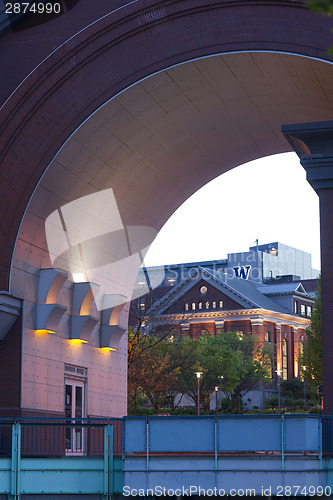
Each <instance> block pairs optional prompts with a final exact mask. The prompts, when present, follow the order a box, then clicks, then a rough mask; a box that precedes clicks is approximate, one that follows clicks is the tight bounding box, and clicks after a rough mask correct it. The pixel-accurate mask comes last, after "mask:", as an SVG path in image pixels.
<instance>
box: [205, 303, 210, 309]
mask: <svg viewBox="0 0 333 500" xmlns="http://www.w3.org/2000/svg"><path fill="white" fill-rule="evenodd" d="M206 309H209V302H208V301H207V302H206Z"/></svg>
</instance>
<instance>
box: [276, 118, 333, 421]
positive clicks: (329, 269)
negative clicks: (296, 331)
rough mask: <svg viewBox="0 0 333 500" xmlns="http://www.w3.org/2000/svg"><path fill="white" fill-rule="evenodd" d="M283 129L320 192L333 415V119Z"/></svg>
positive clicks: (327, 398) (332, 411)
mask: <svg viewBox="0 0 333 500" xmlns="http://www.w3.org/2000/svg"><path fill="white" fill-rule="evenodd" d="M282 132H283V133H284V134H285V136H286V137H287V139H288V141H289V142H290V143H291V145H292V147H293V148H294V150H295V152H296V153H297V155H298V156H299V158H300V162H301V165H302V166H303V167H304V168H305V170H306V174H307V180H308V182H309V183H310V184H311V186H312V187H313V189H314V190H315V191H316V193H317V194H318V196H319V207H320V247H321V291H322V348H323V391H324V398H323V400H324V409H323V412H324V414H325V415H333V334H332V329H333V266H332V258H333V121H329V122H318V123H303V124H296V125H285V126H283V127H282Z"/></svg>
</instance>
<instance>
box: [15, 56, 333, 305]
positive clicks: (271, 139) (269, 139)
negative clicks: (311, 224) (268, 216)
mask: <svg viewBox="0 0 333 500" xmlns="http://www.w3.org/2000/svg"><path fill="white" fill-rule="evenodd" d="M332 72H333V67H332V66H331V65H330V64H328V63H325V62H322V61H318V60H315V59H310V58H305V57H300V56H296V55H291V54H282V53H268V52H265V53H261V52H252V53H247V52H245V53H233V54H224V55H219V56H212V57H207V58H203V59H198V60H196V61H190V62H187V63H185V64H182V65H177V66H174V67H172V68H169V69H167V70H165V71H163V72H160V73H157V74H155V75H153V76H151V77H149V78H147V79H145V80H143V81H141V82H139V83H137V84H136V85H133V86H131V87H130V88H128V89H127V90H125V91H124V92H123V93H121V94H119V95H118V96H117V97H115V98H113V99H111V100H110V101H109V102H108V103H106V104H105V105H104V106H102V107H101V108H100V109H99V110H97V111H96V112H95V113H94V114H93V115H92V116H91V117H90V118H89V119H88V120H87V121H85V123H83V124H82V125H81V127H79V128H78V130H77V131H76V132H75V133H74V134H73V135H72V136H71V137H70V138H69V139H68V141H67V142H66V143H65V144H64V146H63V147H62V148H61V150H60V151H59V152H58V154H57V155H56V156H55V158H54V159H53V160H52V162H51V163H50V164H49V166H48V168H47V170H46V172H45V174H44V175H43V177H42V179H41V181H40V182H39V184H38V187H37V188H36V190H35V192H34V194H33V196H32V198H31V201H30V203H29V205H28V207H27V210H26V213H25V216H24V218H23V221H22V224H21V228H20V231H19V234H18V239H17V243H16V247H15V252H14V255H13V261H12V271H11V284H10V291H11V292H12V293H13V294H15V295H17V296H19V297H24V296H25V298H28V297H27V296H26V294H25V292H24V290H31V283H32V281H33V280H34V276H35V275H36V274H38V272H39V269H40V268H45V267H46V268H48V267H51V262H50V258H49V254H48V247H47V243H46V236H45V220H46V218H47V217H48V216H49V215H50V214H51V213H52V212H54V211H55V210H57V209H59V208H60V207H62V206H63V205H65V204H67V203H69V202H72V201H74V200H76V199H78V198H81V197H82V196H85V195H89V194H93V193H97V192H100V191H101V190H105V189H110V188H111V189H112V190H113V193H114V195H115V199H116V202H117V205H118V208H119V211H120V216H121V219H122V222H123V224H124V225H125V226H138V225H139V226H150V227H153V228H154V229H155V230H156V231H158V230H159V229H160V228H161V226H162V225H163V224H164V223H165V221H166V220H167V219H168V218H169V217H170V216H171V214H172V213H173V212H174V211H175V210H176V209H177V208H178V207H179V206H180V205H181V204H182V203H183V202H184V201H185V200H186V199H187V198H188V197H189V196H190V195H192V194H193V193H194V192H195V191H196V190H197V189H199V188H200V187H201V186H203V185H204V184H206V183H207V182H209V181H210V180H212V179H214V178H215V177H217V176H219V175H221V174H222V173H224V172H226V171H228V170H230V169H231V168H233V167H235V166H237V165H239V164H242V163H245V162H247V161H250V160H253V159H256V158H259V157H263V156H268V155H271V154H275V153H279V152H284V151H288V150H290V147H289V145H288V143H287V142H286V140H285V139H284V137H283V136H282V134H281V131H280V130H281V124H286V123H291V122H292V123H295V122H305V121H307V122H311V121H321V120H329V119H330V118H331V117H332V111H333V87H332V81H333V73H332ZM258 182H259V180H258ZM253 194H254V193H253ZM250 201H251V193H250V194H249V202H250ZM23 283H25V284H24V285H23ZM22 287H23V288H22Z"/></svg>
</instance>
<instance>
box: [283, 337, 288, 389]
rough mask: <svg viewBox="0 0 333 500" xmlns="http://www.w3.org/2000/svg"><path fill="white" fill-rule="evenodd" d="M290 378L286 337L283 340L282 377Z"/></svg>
mask: <svg viewBox="0 0 333 500" xmlns="http://www.w3.org/2000/svg"><path fill="white" fill-rule="evenodd" d="M287 378H288V343H287V340H286V339H283V341H282V379H283V380H287Z"/></svg>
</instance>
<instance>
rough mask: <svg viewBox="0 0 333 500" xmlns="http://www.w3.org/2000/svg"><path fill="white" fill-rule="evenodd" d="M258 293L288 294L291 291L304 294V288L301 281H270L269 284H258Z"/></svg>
mask: <svg viewBox="0 0 333 500" xmlns="http://www.w3.org/2000/svg"><path fill="white" fill-rule="evenodd" d="M258 290H259V292H260V293H263V294H264V295H271V296H272V295H289V294H293V293H301V294H304V295H306V290H305V288H304V286H303V285H302V283H300V282H292V283H272V284H270V285H260V286H258Z"/></svg>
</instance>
